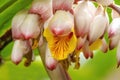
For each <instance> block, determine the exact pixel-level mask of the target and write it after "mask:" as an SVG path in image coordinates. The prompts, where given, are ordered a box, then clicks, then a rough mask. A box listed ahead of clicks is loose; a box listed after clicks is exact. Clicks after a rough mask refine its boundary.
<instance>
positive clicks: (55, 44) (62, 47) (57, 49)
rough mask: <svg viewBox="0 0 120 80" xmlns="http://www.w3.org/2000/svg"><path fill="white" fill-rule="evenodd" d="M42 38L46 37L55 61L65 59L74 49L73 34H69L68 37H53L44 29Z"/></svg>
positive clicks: (75, 40)
mask: <svg viewBox="0 0 120 80" xmlns="http://www.w3.org/2000/svg"><path fill="white" fill-rule="evenodd" d="M72 31H73V30H72ZM44 36H45V37H46V40H47V42H48V47H49V48H50V51H51V54H52V56H53V57H54V58H55V59H57V60H63V59H66V58H67V57H68V55H69V54H70V53H72V52H73V51H74V49H75V47H76V42H77V39H76V36H75V34H74V32H71V34H70V36H54V35H52V33H51V32H50V30H49V29H48V28H46V29H45V30H44Z"/></svg>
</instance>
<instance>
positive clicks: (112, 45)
mask: <svg viewBox="0 0 120 80" xmlns="http://www.w3.org/2000/svg"><path fill="white" fill-rule="evenodd" d="M119 40H120V36H119V35H116V36H113V37H111V38H110V43H109V49H110V50H112V49H114V48H115V47H116V46H117V45H118V43H119Z"/></svg>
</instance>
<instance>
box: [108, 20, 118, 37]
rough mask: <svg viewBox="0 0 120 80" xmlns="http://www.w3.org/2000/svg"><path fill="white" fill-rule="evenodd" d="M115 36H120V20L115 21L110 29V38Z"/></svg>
mask: <svg viewBox="0 0 120 80" xmlns="http://www.w3.org/2000/svg"><path fill="white" fill-rule="evenodd" d="M115 35H120V18H115V19H113V21H112V22H111V24H110V27H109V29H108V36H109V38H111V37H112V36H115Z"/></svg>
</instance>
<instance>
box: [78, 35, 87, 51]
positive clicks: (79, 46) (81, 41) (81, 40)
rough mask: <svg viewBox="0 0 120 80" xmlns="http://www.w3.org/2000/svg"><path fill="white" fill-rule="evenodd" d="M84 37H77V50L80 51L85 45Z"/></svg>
mask: <svg viewBox="0 0 120 80" xmlns="http://www.w3.org/2000/svg"><path fill="white" fill-rule="evenodd" d="M85 41H86V36H85V37H84V38H81V37H79V38H78V40H77V50H80V49H81V48H82V47H83V45H84V44H85Z"/></svg>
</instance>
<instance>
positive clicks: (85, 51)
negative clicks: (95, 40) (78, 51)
mask: <svg viewBox="0 0 120 80" xmlns="http://www.w3.org/2000/svg"><path fill="white" fill-rule="evenodd" d="M83 54H84V56H85V58H86V59H88V58H89V57H91V58H93V51H91V50H90V48H89V42H88V41H86V42H85V44H84V46H83Z"/></svg>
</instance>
